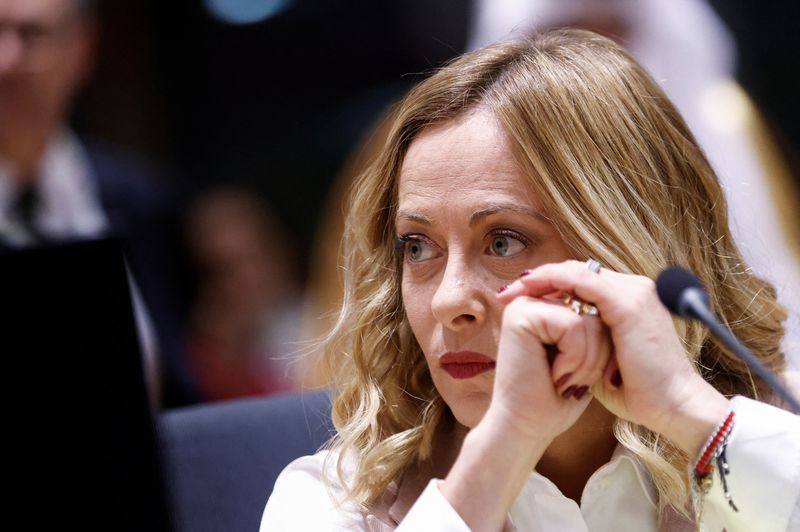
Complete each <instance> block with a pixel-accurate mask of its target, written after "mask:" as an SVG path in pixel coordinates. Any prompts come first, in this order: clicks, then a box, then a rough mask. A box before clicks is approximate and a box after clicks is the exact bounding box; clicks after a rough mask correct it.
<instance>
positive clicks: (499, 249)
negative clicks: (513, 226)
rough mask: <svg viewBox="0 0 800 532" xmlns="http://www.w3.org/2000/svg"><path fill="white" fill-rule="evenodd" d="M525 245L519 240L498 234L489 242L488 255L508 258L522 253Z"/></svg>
mask: <svg viewBox="0 0 800 532" xmlns="http://www.w3.org/2000/svg"><path fill="white" fill-rule="evenodd" d="M526 247H527V245H526V244H525V242H523V241H522V240H521V239H520V238H517V237H513V236H509V235H505V234H500V235H493V236H492V237H491V240H490V241H489V253H491V254H492V255H496V256H498V257H510V256H512V255H516V254H517V253H519V252H521V251H523V250H524V249H525V248H526Z"/></svg>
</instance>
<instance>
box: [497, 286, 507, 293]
mask: <svg viewBox="0 0 800 532" xmlns="http://www.w3.org/2000/svg"><path fill="white" fill-rule="evenodd" d="M506 288H508V285H503V286H501V287H500V288H498V289H497V293H498V294H502V293H503V292H505V291H506Z"/></svg>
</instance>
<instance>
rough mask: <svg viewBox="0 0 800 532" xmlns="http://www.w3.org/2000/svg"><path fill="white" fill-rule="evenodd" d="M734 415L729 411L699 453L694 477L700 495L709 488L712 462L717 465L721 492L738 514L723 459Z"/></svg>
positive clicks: (725, 459) (726, 463) (712, 468)
mask: <svg viewBox="0 0 800 532" xmlns="http://www.w3.org/2000/svg"><path fill="white" fill-rule="evenodd" d="M733 418H734V413H733V411H731V412H730V413H729V414H728V416H727V417H726V418H725V421H723V422H722V423H721V424H720V425H719V426H718V427H717V429H716V430H715V431H714V433H713V434H712V435H711V436H710V437H709V438H708V441H707V442H706V444H705V446H703V450H702V451H701V453H700V459H699V460H698V461H697V463H696V464H695V466H694V475H695V480H696V482H697V485H698V487H699V488H700V491H701V493H702V494H705V493H707V492H708V490H709V489H710V488H711V483H712V477H711V473H712V472H713V471H714V462H715V461H716V463H717V471H718V472H719V479H720V482H721V483H722V490H723V492H724V494H725V499H726V500H727V501H728V504H729V505H730V507H731V508H732V509H733V510H734V511H736V512H738V511H739V509H738V508H737V507H736V505H735V504H734V503H733V499H732V498H731V494H730V492H729V491H728V482H727V481H726V479H725V477H726V476H727V475H728V474H729V473H730V469H729V468H728V461H727V458H726V457H725V450H726V449H727V447H728V439H729V437H730V435H731V431H732V430H733Z"/></svg>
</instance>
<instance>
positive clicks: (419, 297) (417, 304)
mask: <svg viewBox="0 0 800 532" xmlns="http://www.w3.org/2000/svg"><path fill="white" fill-rule="evenodd" d="M401 294H402V297H403V308H404V310H405V313H406V317H407V318H408V323H409V325H411V330H412V332H413V333H414V336H415V337H416V338H417V341H418V342H419V343H420V347H422V349H423V351H425V347H426V345H425V343H424V339H425V337H426V333H427V332H428V331H429V330H430V328H431V327H432V326H433V321H434V320H433V314H432V313H431V298H430V297H429V294H427V290H426V289H425V288H424V285H419V284H417V283H409V282H407V281H406V280H405V279H404V280H403V284H402V286H401Z"/></svg>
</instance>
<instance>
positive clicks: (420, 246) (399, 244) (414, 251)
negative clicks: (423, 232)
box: [394, 235, 436, 262]
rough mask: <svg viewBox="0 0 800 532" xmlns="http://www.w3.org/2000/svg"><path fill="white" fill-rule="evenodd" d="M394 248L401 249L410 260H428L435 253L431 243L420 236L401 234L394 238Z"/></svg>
mask: <svg viewBox="0 0 800 532" xmlns="http://www.w3.org/2000/svg"><path fill="white" fill-rule="evenodd" d="M394 248H395V249H396V250H398V251H401V252H402V253H403V255H404V256H406V257H408V260H410V261H412V262H421V261H424V260H428V259H431V258H433V257H434V256H435V255H436V249H435V248H434V246H433V244H432V243H431V242H428V241H427V239H425V238H423V237H421V236H413V235H405V236H401V237H400V238H398V239H397V240H395V244H394Z"/></svg>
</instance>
